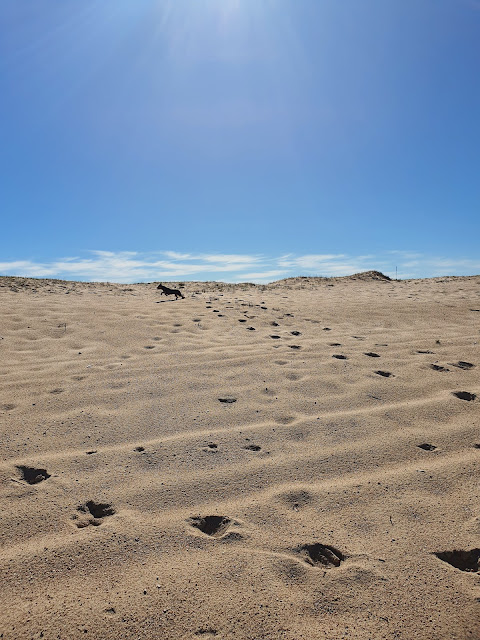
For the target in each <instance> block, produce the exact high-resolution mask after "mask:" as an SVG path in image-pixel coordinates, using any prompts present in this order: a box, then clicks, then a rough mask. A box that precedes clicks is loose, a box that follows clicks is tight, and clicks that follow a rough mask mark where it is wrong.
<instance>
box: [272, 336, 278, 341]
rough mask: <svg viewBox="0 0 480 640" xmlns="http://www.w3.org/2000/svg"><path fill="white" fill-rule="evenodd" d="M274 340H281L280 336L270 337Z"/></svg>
mask: <svg viewBox="0 0 480 640" xmlns="http://www.w3.org/2000/svg"><path fill="white" fill-rule="evenodd" d="M270 338H272V339H273V340H280V336H270Z"/></svg>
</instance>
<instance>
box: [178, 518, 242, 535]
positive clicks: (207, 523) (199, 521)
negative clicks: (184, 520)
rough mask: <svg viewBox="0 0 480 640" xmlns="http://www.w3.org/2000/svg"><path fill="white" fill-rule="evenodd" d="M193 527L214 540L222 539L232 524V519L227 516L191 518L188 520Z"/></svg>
mask: <svg viewBox="0 0 480 640" xmlns="http://www.w3.org/2000/svg"><path fill="white" fill-rule="evenodd" d="M188 522H189V523H190V525H191V526H192V527H195V528H196V529H200V531H201V532H202V533H205V534H206V535H207V536H210V537H212V538H220V537H221V536H222V535H223V534H224V533H226V531H227V529H228V528H229V527H230V525H231V524H232V521H231V520H230V518H227V517H226V516H205V517H204V518H202V517H195V518H190V519H189V520H188Z"/></svg>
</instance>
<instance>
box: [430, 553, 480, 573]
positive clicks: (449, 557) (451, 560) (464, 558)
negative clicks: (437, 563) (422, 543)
mask: <svg viewBox="0 0 480 640" xmlns="http://www.w3.org/2000/svg"><path fill="white" fill-rule="evenodd" d="M434 555H436V556H437V558H439V559H440V560H443V562H448V564H451V565H452V567H455V569H460V571H468V572H470V573H478V572H479V571H480V549H471V550H470V551H464V550H462V549H459V550H454V551H438V552H436V553H435V554H434Z"/></svg>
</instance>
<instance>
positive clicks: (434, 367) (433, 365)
mask: <svg viewBox="0 0 480 640" xmlns="http://www.w3.org/2000/svg"><path fill="white" fill-rule="evenodd" d="M430 369H433V370H434V371H450V369H447V368H446V367H441V366H440V365H439V364H431V365H430Z"/></svg>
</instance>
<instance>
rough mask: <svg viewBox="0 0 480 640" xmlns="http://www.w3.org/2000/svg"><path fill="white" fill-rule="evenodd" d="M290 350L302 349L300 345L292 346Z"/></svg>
mask: <svg viewBox="0 0 480 640" xmlns="http://www.w3.org/2000/svg"><path fill="white" fill-rule="evenodd" d="M289 347H290V349H301V348H302V347H301V346H300V345H299V344H290V345H289Z"/></svg>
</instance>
